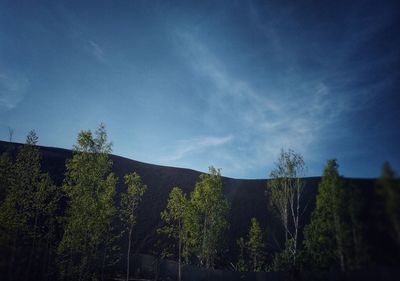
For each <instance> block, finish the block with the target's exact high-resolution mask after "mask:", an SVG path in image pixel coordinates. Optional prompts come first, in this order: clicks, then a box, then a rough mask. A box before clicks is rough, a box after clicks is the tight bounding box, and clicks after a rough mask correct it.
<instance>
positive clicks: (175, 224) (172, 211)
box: [161, 187, 188, 281]
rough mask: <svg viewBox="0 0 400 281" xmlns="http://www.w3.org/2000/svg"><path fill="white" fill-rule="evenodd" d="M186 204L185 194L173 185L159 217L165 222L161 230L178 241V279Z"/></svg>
mask: <svg viewBox="0 0 400 281" xmlns="http://www.w3.org/2000/svg"><path fill="white" fill-rule="evenodd" d="M187 206H188V200H187V198H186V194H184V193H183V192H182V190H181V189H180V188H179V187H174V188H172V190H171V192H170V193H169V198H168V202H167V207H166V209H165V210H164V211H163V212H161V219H162V220H163V221H164V223H165V224H166V225H165V226H164V227H163V228H162V229H161V232H162V233H165V234H167V235H168V236H169V237H172V238H173V239H174V240H176V241H177V243H178V281H181V279H182V273H181V272H182V270H181V267H182V245H183V244H184V243H185V231H184V219H185V213H186V209H187Z"/></svg>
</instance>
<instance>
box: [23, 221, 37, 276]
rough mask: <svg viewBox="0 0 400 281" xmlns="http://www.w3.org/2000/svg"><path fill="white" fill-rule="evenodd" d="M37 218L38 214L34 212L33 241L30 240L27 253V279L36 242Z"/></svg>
mask: <svg viewBox="0 0 400 281" xmlns="http://www.w3.org/2000/svg"><path fill="white" fill-rule="evenodd" d="M37 219H38V216H37V214H35V223H34V226H33V241H32V247H31V250H30V253H29V260H28V266H27V268H26V278H27V279H28V277H29V273H30V271H31V265H32V258H33V254H34V252H35V244H36V228H37Z"/></svg>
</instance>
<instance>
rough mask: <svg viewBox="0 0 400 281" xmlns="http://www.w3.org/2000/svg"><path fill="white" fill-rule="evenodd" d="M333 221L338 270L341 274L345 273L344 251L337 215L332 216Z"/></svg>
mask: <svg viewBox="0 0 400 281" xmlns="http://www.w3.org/2000/svg"><path fill="white" fill-rule="evenodd" d="M334 221H335V228H336V243H337V246H338V255H339V261H340V270H341V271H342V272H344V271H345V264H344V249H343V241H342V232H341V231H342V229H341V227H340V222H339V218H338V216H337V214H334Z"/></svg>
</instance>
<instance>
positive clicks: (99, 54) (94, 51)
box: [87, 40, 104, 62]
mask: <svg viewBox="0 0 400 281" xmlns="http://www.w3.org/2000/svg"><path fill="white" fill-rule="evenodd" d="M87 44H88V46H87V48H88V50H89V52H90V53H91V55H92V56H93V57H95V58H96V59H97V60H98V61H100V62H104V51H103V49H102V48H101V47H100V45H99V44H97V43H96V42H94V41H92V40H87Z"/></svg>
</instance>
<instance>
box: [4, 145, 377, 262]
mask: <svg viewBox="0 0 400 281" xmlns="http://www.w3.org/2000/svg"><path fill="white" fill-rule="evenodd" d="M20 145H21V144H16V143H8V142H4V141H0V152H1V153H2V152H5V151H8V152H9V153H11V154H12V155H15V153H16V150H17V147H18V146H20ZM40 150H41V152H42V157H43V160H42V167H43V170H44V171H47V172H49V174H50V175H51V177H52V178H53V180H54V181H55V182H56V183H57V185H61V184H62V179H63V177H64V172H65V160H66V159H68V158H71V156H72V151H71V150H67V149H60V148H52V147H43V146H41V147H40ZM110 157H111V159H112V161H113V163H114V164H113V172H114V173H115V174H116V175H117V176H118V178H119V182H118V186H117V190H118V191H121V190H122V189H124V188H125V187H124V185H123V182H122V179H123V176H124V175H125V174H126V173H129V172H132V171H135V172H137V173H139V174H140V176H141V177H142V181H143V182H144V183H145V184H146V185H147V186H148V191H147V192H146V193H145V195H144V198H143V201H142V203H141V207H140V210H139V214H138V223H137V225H136V228H135V233H134V236H133V237H134V241H135V244H134V245H135V247H134V248H135V251H136V252H140V253H148V252H150V251H151V250H152V247H153V246H154V244H155V243H156V242H157V238H158V237H157V234H156V229H157V228H158V227H160V223H161V220H160V212H161V211H162V210H163V209H164V208H165V206H166V202H167V197H168V194H169V191H170V190H171V189H172V187H174V186H179V187H181V188H182V189H183V190H184V191H185V192H187V193H190V192H191V191H192V190H193V188H194V185H195V183H196V181H197V180H198V178H199V175H200V172H198V171H194V170H190V169H183V168H174V167H166V166H159V165H153V164H147V163H143V162H139V161H135V160H131V159H127V158H124V157H120V156H116V155H111V156H110ZM266 173H267V171H266ZM305 180H306V186H305V195H304V200H305V201H304V202H306V203H307V209H306V212H305V215H304V216H303V218H302V220H303V221H302V224H303V225H304V224H306V223H308V221H309V217H310V212H311V211H312V210H313V209H314V205H315V195H316V191H317V187H318V183H319V181H320V178H319V177H313V178H306V179H305ZM350 181H351V182H352V184H353V185H355V186H358V187H363V188H364V187H365V188H367V189H368V190H371V187H373V186H374V180H362V179H354V180H350ZM223 184H224V192H225V195H226V197H227V198H228V200H229V201H230V203H231V212H230V218H229V221H230V224H231V225H230V228H229V230H228V235H226V237H227V241H226V242H227V246H229V247H228V248H229V249H231V251H232V252H230V253H228V255H230V256H231V257H232V256H236V253H235V248H236V239H238V238H239V237H241V236H243V237H245V236H246V235H247V232H248V228H249V223H250V219H251V218H252V217H256V218H257V219H258V220H259V221H260V223H261V226H262V228H263V229H266V230H267V237H268V242H267V243H268V247H269V248H270V249H276V248H277V243H278V241H279V240H280V237H282V235H280V233H281V231H282V229H281V226H280V224H278V223H277V219H276V217H275V216H274V215H273V214H272V213H271V211H270V210H271V208H268V200H267V199H268V198H267V195H266V194H265V190H266V188H267V181H266V180H265V179H259V180H244V179H233V178H227V177H224V178H223Z"/></svg>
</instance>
